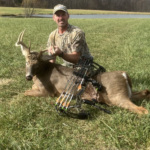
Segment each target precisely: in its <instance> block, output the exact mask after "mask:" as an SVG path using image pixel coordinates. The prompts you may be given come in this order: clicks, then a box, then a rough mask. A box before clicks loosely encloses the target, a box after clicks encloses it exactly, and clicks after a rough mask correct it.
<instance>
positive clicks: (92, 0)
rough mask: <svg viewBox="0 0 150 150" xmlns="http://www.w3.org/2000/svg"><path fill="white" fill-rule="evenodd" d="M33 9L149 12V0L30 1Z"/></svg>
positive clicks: (0, 2)
mask: <svg viewBox="0 0 150 150" xmlns="http://www.w3.org/2000/svg"><path fill="white" fill-rule="evenodd" d="M26 1H28V0H0V6H6V7H21V6H22V5H23V4H24V3H26ZM30 2H31V3H32V5H34V7H38V8H53V7H54V6H55V5H57V4H64V5H66V6H67V8H69V9H93V10H116V11H139V12H149V11H150V0H30Z"/></svg>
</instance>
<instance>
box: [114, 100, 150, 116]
mask: <svg viewBox="0 0 150 150" xmlns="http://www.w3.org/2000/svg"><path fill="white" fill-rule="evenodd" d="M112 101H113V102H112V104H113V105H115V106H119V107H122V108H125V109H128V110H130V111H131V112H134V113H137V114H148V110H147V109H146V108H144V107H142V106H140V107H139V106H137V105H135V104H133V103H132V102H131V101H130V99H128V98H124V99H120V100H117V101H115V99H114V100H112Z"/></svg>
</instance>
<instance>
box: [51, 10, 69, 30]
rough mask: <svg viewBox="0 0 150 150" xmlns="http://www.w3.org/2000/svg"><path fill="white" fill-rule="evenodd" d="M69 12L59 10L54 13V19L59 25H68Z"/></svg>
mask: <svg viewBox="0 0 150 150" xmlns="http://www.w3.org/2000/svg"><path fill="white" fill-rule="evenodd" d="M68 19H69V14H68V13H66V12H64V11H62V10H59V11H57V12H56V13H55V14H54V15H53V20H54V21H55V22H56V23H57V25H58V27H61V28H63V27H66V26H67V25H68Z"/></svg>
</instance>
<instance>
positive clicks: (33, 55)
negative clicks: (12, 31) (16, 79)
mask: <svg viewBox="0 0 150 150" xmlns="http://www.w3.org/2000/svg"><path fill="white" fill-rule="evenodd" d="M24 33H25V30H24V31H22V32H21V33H20V35H19V37H18V40H17V42H16V44H15V46H20V47H21V51H22V54H23V55H24V56H25V59H26V79H27V80H32V78H33V76H34V75H35V72H36V70H37V68H38V66H39V64H40V63H41V61H49V60H51V59H54V58H55V57H54V56H52V55H51V56H49V55H43V53H44V52H46V51H47V49H45V50H42V51H40V52H39V53H38V52H33V51H30V48H31V45H30V46H29V47H27V46H26V45H25V44H24V43H23V35H24Z"/></svg>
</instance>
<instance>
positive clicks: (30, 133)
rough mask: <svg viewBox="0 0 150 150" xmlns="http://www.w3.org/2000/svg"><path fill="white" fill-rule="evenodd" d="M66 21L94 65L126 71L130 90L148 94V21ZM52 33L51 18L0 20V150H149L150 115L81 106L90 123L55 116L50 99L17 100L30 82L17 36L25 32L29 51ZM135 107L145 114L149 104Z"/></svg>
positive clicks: (149, 87) (44, 45)
mask: <svg viewBox="0 0 150 150" xmlns="http://www.w3.org/2000/svg"><path fill="white" fill-rule="evenodd" d="M69 21H70V24H73V25H76V26H78V27H80V28H81V29H83V31H84V32H85V35H86V40H87V43H88V46H89V48H90V51H91V53H92V55H93V56H94V58H95V62H97V63H99V64H100V65H102V66H104V67H105V68H106V69H107V71H114V70H124V71H127V72H128V74H129V75H130V77H131V79H132V82H133V89H134V90H143V89H150V68H149V65H150V20H149V19H79V20H77V19H70V20H69ZM55 28H56V25H55V23H54V22H53V20H52V19H37V18H35V19H23V18H20V19H17V18H14V19H11V18H0V150H6V149H7V150H25V149H26V150H118V149H119V150H130V149H132V150H148V149H150V114H148V115H142V116H139V115H137V114H134V113H131V112H129V111H127V110H124V109H121V108H118V107H109V106H106V105H103V106H102V107H103V108H106V109H108V110H110V111H111V112H112V114H111V115H108V114H106V113H104V112H102V111H97V110H95V109H94V108H91V107H89V106H87V107H86V109H87V110H88V111H89V112H90V113H91V115H92V118H89V119H87V120H77V119H72V118H67V117H61V116H59V115H58V114H57V113H56V111H55V107H54V104H55V100H56V98H55V99H54V98H38V97H25V96H24V95H23V93H24V92H25V91H26V90H28V89H30V88H31V86H32V84H33V82H32V81H31V82H28V81H26V79H25V58H24V56H23V55H22V53H21V50H20V48H18V47H15V42H16V41H17V38H18V35H19V33H20V32H21V31H23V30H24V29H26V33H25V35H24V43H26V44H27V45H28V44H29V41H31V50H36V51H39V50H40V48H42V49H44V48H45V47H46V43H47V39H48V36H49V34H50V32H51V31H53V30H54V29H55ZM57 62H58V63H60V62H61V60H60V59H58V60H57ZM136 104H137V105H142V106H143V107H145V108H147V109H148V110H149V112H150V102H148V101H146V100H143V101H140V102H137V103H136Z"/></svg>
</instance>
